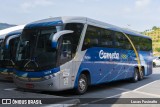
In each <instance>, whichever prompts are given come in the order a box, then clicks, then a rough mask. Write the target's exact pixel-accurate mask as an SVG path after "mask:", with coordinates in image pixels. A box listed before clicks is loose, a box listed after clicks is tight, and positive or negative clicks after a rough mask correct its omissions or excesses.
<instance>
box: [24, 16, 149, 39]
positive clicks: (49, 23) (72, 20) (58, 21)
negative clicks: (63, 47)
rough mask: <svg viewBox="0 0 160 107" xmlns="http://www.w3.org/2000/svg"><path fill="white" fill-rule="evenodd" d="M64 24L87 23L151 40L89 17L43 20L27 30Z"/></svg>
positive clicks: (134, 32)
mask: <svg viewBox="0 0 160 107" xmlns="http://www.w3.org/2000/svg"><path fill="white" fill-rule="evenodd" d="M63 23H87V24H89V25H93V26H98V27H102V28H105V29H110V30H114V31H118V32H124V33H126V34H129V35H134V36H140V37H144V38H148V39H151V38H150V37H148V36H145V35H142V34H140V33H139V32H136V31H133V30H129V29H124V28H120V27H117V26H114V25H111V24H108V23H104V22H101V21H97V20H94V19H90V18H87V17H68V16H64V17H55V18H48V19H43V20H39V21H35V22H32V23H30V24H28V25H26V26H25V28H26V29H27V28H36V27H46V26H55V25H62V24H63Z"/></svg>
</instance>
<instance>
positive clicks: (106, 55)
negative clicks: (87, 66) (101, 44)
mask: <svg viewBox="0 0 160 107" xmlns="http://www.w3.org/2000/svg"><path fill="white" fill-rule="evenodd" d="M99 58H100V59H117V60H118V59H119V53H117V52H116V51H115V52H114V53H107V52H104V51H103V50H100V51H99Z"/></svg>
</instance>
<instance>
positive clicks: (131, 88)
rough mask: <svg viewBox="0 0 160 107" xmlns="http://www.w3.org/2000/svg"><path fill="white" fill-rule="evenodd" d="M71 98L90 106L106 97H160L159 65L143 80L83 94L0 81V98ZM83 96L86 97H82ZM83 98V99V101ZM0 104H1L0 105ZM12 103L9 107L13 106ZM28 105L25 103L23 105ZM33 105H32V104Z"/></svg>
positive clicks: (102, 87) (122, 82) (45, 106)
mask: <svg viewBox="0 0 160 107" xmlns="http://www.w3.org/2000/svg"><path fill="white" fill-rule="evenodd" d="M61 97H67V98H73V99H80V101H81V103H83V104H82V105H81V106H82V107H88V106H90V107H92V106H95V107H97V106H99V107H101V106H104V107H106V105H104V104H99V105H96V104H94V105H93V104H91V103H100V102H101V101H105V99H107V98H160V67H157V68H154V69H153V74H152V75H150V76H149V77H145V78H144V80H142V81H139V82H137V83H131V82H130V81H128V80H124V81H118V82H112V83H107V84H102V85H98V86H91V87H89V89H88V91H87V93H86V94H84V95H75V94H74V93H73V91H72V90H68V91H63V92H38V91H34V92H32V91H29V90H23V89H17V88H16V86H15V85H14V83H12V82H5V81H0V98H61ZM83 98H88V100H87V99H83ZM84 100H85V101H84ZM0 106H2V105H0ZM3 106H4V107H9V106H11V105H3ZM14 106H15V107H21V105H14ZM14 106H13V105H12V106H11V107H14ZM23 106H24V107H25V106H26V107H28V106H27V105H23ZM32 106H33V105H32ZM36 106H37V107H39V106H41V107H52V106H53V105H35V107H36ZM107 106H112V107H121V106H123V107H128V106H133V107H136V106H137V107H139V106H140V107H141V106H148V107H154V106H155V107H156V106H157V107H159V105H157V104H155V105H144V104H143V105H139V104H138V105H134V104H132V105H127V104H125V105H120V104H112V105H107Z"/></svg>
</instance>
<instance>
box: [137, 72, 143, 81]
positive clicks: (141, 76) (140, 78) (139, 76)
mask: <svg viewBox="0 0 160 107" xmlns="http://www.w3.org/2000/svg"><path fill="white" fill-rule="evenodd" d="M143 78H144V69H142V70H141V71H139V73H138V80H139V81H141V80H143Z"/></svg>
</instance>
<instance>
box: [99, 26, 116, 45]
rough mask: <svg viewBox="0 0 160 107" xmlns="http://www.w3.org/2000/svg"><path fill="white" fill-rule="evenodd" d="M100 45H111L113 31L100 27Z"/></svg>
mask: <svg viewBox="0 0 160 107" xmlns="http://www.w3.org/2000/svg"><path fill="white" fill-rule="evenodd" d="M100 46H101V47H108V48H112V47H113V31H111V30H106V29H102V30H101V36H100Z"/></svg>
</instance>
